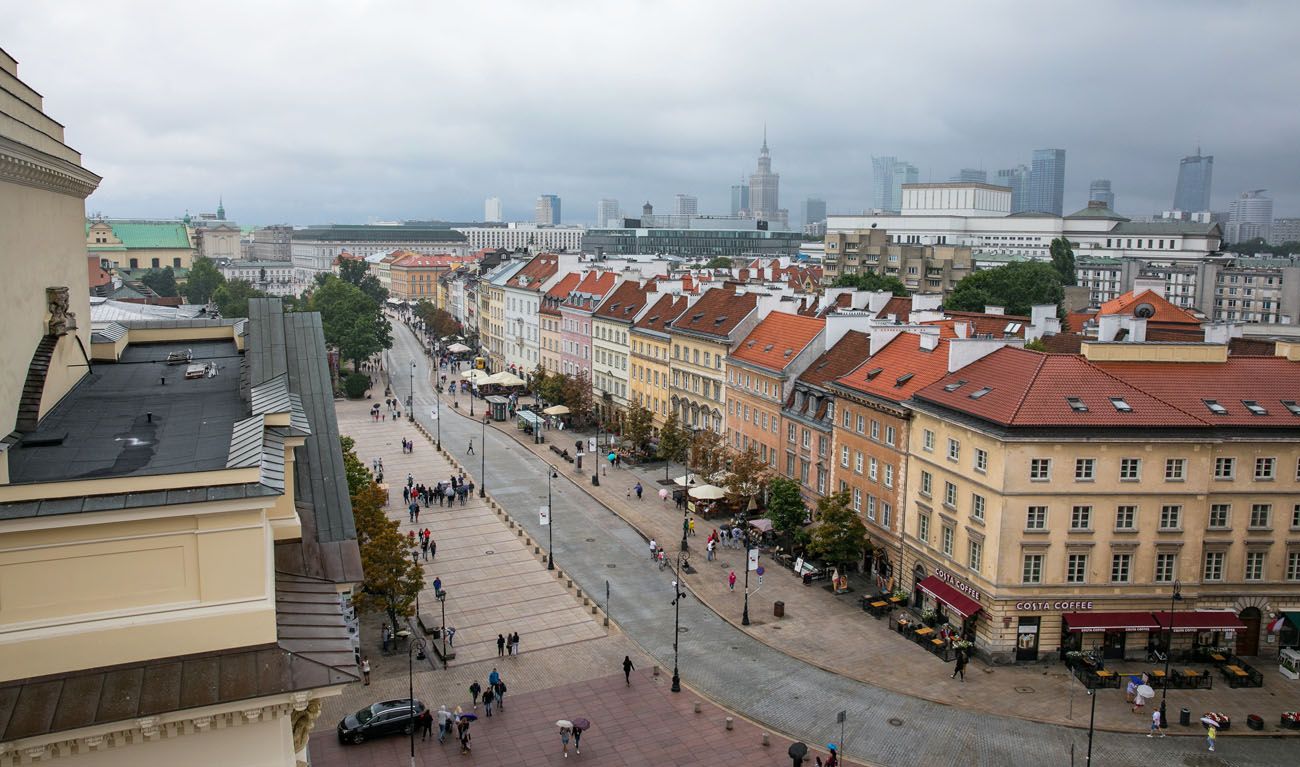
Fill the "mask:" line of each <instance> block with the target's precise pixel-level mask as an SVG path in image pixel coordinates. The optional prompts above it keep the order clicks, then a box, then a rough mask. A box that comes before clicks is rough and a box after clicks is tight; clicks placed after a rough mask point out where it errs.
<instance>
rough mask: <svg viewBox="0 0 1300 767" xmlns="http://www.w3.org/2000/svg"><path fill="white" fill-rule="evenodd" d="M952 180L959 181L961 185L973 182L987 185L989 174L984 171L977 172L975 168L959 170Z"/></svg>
mask: <svg viewBox="0 0 1300 767" xmlns="http://www.w3.org/2000/svg"><path fill="white" fill-rule="evenodd" d="M952 180H953V181H959V182H961V183H968V182H972V181H973V182H976V183H979V184H987V183H988V182H989V172H988V171H986V170H979V169H977V168H962V169H961V170H959V171H957V175H955V176H953V177H952Z"/></svg>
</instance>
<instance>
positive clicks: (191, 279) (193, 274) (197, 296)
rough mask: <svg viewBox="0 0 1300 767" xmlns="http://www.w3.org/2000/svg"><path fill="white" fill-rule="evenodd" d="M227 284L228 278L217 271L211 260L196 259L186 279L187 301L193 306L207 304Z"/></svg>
mask: <svg viewBox="0 0 1300 767" xmlns="http://www.w3.org/2000/svg"><path fill="white" fill-rule="evenodd" d="M225 282H226V278H225V277H223V276H222V275H221V272H219V271H217V267H216V265H215V264H213V263H212V261H211V259H207V258H203V257H202V256H200V257H199V258H196V259H194V263H193V264H191V265H190V273H189V276H187V277H186V278H185V300H186V301H189V302H190V303H192V304H206V303H208V302H209V301H211V300H212V294H213V293H215V292H216V290H217V288H219V287H221V286H222V285H223V284H224V283H225Z"/></svg>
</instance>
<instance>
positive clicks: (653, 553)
mask: <svg viewBox="0 0 1300 767" xmlns="http://www.w3.org/2000/svg"><path fill="white" fill-rule="evenodd" d="M658 558H659V544H657V543H655V539H654V538H651V539H650V561H651V562H653V561H655V560H656V559H658Z"/></svg>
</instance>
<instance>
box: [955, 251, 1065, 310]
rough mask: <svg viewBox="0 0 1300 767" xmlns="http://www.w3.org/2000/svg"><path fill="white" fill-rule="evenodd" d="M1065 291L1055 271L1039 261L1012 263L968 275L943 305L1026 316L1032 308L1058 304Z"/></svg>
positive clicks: (1063, 297) (1063, 298)
mask: <svg viewBox="0 0 1300 767" xmlns="http://www.w3.org/2000/svg"><path fill="white" fill-rule="evenodd" d="M1064 300H1065V290H1064V289H1063V288H1062V287H1061V278H1060V275H1059V274H1057V272H1056V268H1055V267H1053V266H1052V265H1051V264H1048V263H1044V262H1041V261H1015V262H1012V263H1010V264H1007V265H1005V266H999V267H997V268H996V269H986V270H984V271H979V272H975V273H974V274H970V275H967V276H966V277H965V278H963V279H962V281H961V282H959V283H957V286H956V287H955V288H953V290H952V293H950V294H949V295H948V299H947V300H946V301H944V305H945V306H946V307H948V308H949V309H952V310H954V311H962V312H982V311H984V307H985V306H1002V307H1005V308H1006V311H1007V313H1008V314H1019V315H1028V314H1029V311H1030V307H1031V306H1033V305H1034V304H1055V305H1056V307H1057V316H1064V314H1063V310H1062V309H1061V308H1060V307H1061V302H1062V301H1064Z"/></svg>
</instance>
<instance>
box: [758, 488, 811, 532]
mask: <svg viewBox="0 0 1300 767" xmlns="http://www.w3.org/2000/svg"><path fill="white" fill-rule="evenodd" d="M766 516H767V518H768V519H770V520H772V528H773V529H775V530H776V531H777V532H778V533H780V534H781V535H783V536H785V537H786V539H787V540H789V539H790V538H791V537H792V536H793V535H794V534H795V532H796V531H797V530H800V529H801V528H802V527H803V522H804V520H805V519H807V518H808V509H807V507H806V506H804V503H803V494H802V493H800V492H799V483H798V482H795V481H794V480H793V479H790V478H788V477H773V478H772V481H771V482H769V483H768V485H767V515H766Z"/></svg>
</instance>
